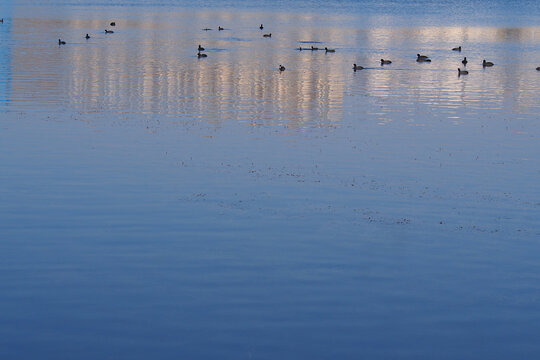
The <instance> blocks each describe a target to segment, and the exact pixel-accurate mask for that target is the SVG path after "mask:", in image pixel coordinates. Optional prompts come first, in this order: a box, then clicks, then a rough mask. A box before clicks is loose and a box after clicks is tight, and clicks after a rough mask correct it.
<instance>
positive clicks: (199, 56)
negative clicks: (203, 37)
mask: <svg viewBox="0 0 540 360" xmlns="http://www.w3.org/2000/svg"><path fill="white" fill-rule="evenodd" d="M197 57H198V58H202V57H208V55H206V54H203V53H202V52H200V51H199V52H198V53H197Z"/></svg>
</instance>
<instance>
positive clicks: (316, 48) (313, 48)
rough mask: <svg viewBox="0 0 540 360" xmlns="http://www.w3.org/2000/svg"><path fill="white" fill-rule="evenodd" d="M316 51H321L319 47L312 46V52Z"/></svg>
mask: <svg viewBox="0 0 540 360" xmlns="http://www.w3.org/2000/svg"><path fill="white" fill-rule="evenodd" d="M315 50H319V48H318V47H314V46H313V45H311V51H315Z"/></svg>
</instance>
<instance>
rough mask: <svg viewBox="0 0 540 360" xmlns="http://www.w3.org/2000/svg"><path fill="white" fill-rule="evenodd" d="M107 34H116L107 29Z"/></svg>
mask: <svg viewBox="0 0 540 360" xmlns="http://www.w3.org/2000/svg"><path fill="white" fill-rule="evenodd" d="M105 34H114V31H112V30H107V29H105Z"/></svg>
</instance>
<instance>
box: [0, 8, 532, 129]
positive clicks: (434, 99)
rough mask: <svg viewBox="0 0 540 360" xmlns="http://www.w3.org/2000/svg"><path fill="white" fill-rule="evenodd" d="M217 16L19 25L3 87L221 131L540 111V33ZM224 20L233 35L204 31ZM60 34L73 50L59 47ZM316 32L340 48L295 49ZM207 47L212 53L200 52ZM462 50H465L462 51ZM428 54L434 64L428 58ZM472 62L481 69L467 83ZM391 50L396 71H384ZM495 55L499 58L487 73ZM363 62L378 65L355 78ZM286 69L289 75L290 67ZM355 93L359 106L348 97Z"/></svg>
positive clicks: (16, 94)
mask: <svg viewBox="0 0 540 360" xmlns="http://www.w3.org/2000/svg"><path fill="white" fill-rule="evenodd" d="M214 15H215V12H212V11H197V12H195V13H194V14H186V13H183V12H177V13H171V14H168V15H163V14H159V16H157V15H156V14H147V15H145V16H144V17H139V18H132V17H130V16H128V15H126V16H125V20H122V16H121V15H120V16H118V14H117V18H118V19H120V20H119V21H118V24H119V26H118V27H117V31H116V33H115V34H112V35H105V34H104V33H103V28H104V26H105V25H104V24H106V20H105V19H97V20H96V19H90V20H82V19H79V20H77V19H75V20H69V21H68V20H61V19H58V18H55V17H52V18H47V17H45V18H42V19H36V18H33V19H15V20H14V21H13V25H12V26H11V28H10V29H9V30H6V29H7V28H4V29H3V30H4V34H3V37H4V38H6V39H7V48H8V50H4V51H7V52H6V54H8V55H7V56H3V57H2V62H3V64H2V78H9V80H5V81H4V83H5V85H4V86H3V87H4V89H5V90H4V91H3V95H2V93H0V95H1V96H2V98H1V99H0V100H1V104H3V105H2V107H3V108H4V109H9V110H13V111H15V110H28V109H32V108H33V109H39V110H42V111H49V112H55V111H59V110H62V109H65V108H67V107H73V108H74V109H76V110H77V111H80V112H96V111H109V112H118V113H140V114H143V115H144V116H146V117H172V118H185V119H187V120H189V121H199V120H200V121H205V122H208V124H209V125H210V124H212V125H211V126H218V127H219V126H220V125H219V124H220V123H221V122H222V121H230V120H237V121H240V122H243V123H247V124H252V125H257V126H272V125H287V126H290V127H292V128H309V127H319V126H323V127H324V126H335V125H339V123H340V122H341V121H342V120H343V117H344V113H365V114H376V116H375V117H376V118H377V121H383V122H384V121H392V114H395V113H400V114H402V113H411V114H412V115H411V117H414V109H415V107H416V106H418V105H422V106H427V107H428V108H429V109H431V110H432V111H434V112H440V113H444V114H446V115H447V116H449V117H450V116H455V115H456V111H457V109H459V108H460V107H462V106H464V105H467V106H468V107H469V108H475V107H477V106H479V105H481V106H482V108H484V109H486V108H487V109H501V108H502V107H503V106H505V104H507V103H510V104H512V105H517V106H519V107H520V108H521V110H520V111H529V110H528V109H531V108H532V110H534V108H537V107H538V102H537V99H536V95H535V94H536V93H537V92H538V90H540V89H539V86H538V82H537V81H535V77H536V75H537V74H536V73H534V72H533V71H532V70H534V64H532V63H530V61H531V60H530V59H534V58H538V53H539V51H540V50H539V45H538V39H539V38H540V37H539V34H540V27H528V28H508V29H506V28H492V27H419V28H405V29H404V28H389V27H380V28H373V29H350V28H344V27H342V26H341V25H340V24H339V23H335V26H334V27H332V26H331V25H332V24H331V23H329V21H328V20H326V21H323V22H320V21H319V20H320V19H321V18H322V16H309V17H302V18H301V19H299V20H298V19H295V17H293V16H290V15H286V14H284V15H283V16H276V14H275V13H272V14H271V15H272V16H270V15H269V14H265V13H261V14H258V16H257V19H259V18H262V19H264V20H265V21H264V23H265V31H266V29H268V31H269V32H272V33H273V37H272V39H263V38H262V36H261V34H262V33H261V32H260V31H259V30H258V29H257V28H255V27H254V26H252V25H253V23H254V19H253V14H252V13H235V12H232V11H231V12H221V13H220V17H219V19H217V20H216V19H215V18H213V16H214ZM267 17H270V19H268V18H267ZM179 20H181V21H179ZM297 20H298V21H297ZM255 22H257V23H258V21H255ZM217 24H224V26H225V27H226V28H229V29H230V30H226V31H223V32H218V31H209V32H202V31H201V30H200V29H201V28H203V27H205V26H214V27H215V25H217ZM87 32H89V33H90V34H91V36H92V38H91V39H90V40H88V41H86V40H84V39H83V36H84V34H85V33H87ZM58 37H62V38H63V39H66V40H67V42H68V45H67V46H65V47H58V46H56V45H55V41H56V40H55V39H57V38H58ZM311 40H312V41H319V42H321V43H320V44H319V45H318V46H320V47H324V46H329V47H331V48H337V52H336V53H335V54H325V52H324V51H315V52H312V51H301V52H300V51H296V50H294V49H295V48H296V47H298V46H309V44H301V43H300V41H311ZM199 43H201V44H203V46H204V47H206V48H207V53H208V55H209V57H208V58H206V59H197V57H196V56H195V54H196V47H197V45H198V44H199ZM456 45H462V46H463V52H461V53H457V52H452V51H450V48H451V47H453V46H456ZM417 52H422V53H426V54H428V55H429V56H431V57H432V59H433V62H432V63H430V64H418V63H416V62H415V57H414V56H415V54H416V53H417ZM516 53H519V54H520V56H515V54H516ZM463 56H467V57H468V58H469V60H470V63H469V65H468V67H467V68H468V69H469V71H470V72H471V74H470V75H469V76H468V77H466V78H458V77H457V67H458V66H461V63H460V60H461V59H462V57H463ZM383 57H384V58H390V59H392V60H393V63H392V65H390V66H385V67H381V66H380V65H379V59H380V58H383ZM485 57H487V58H489V59H491V60H493V61H495V63H496V64H497V66H496V67H494V68H492V69H489V70H484V69H482V67H481V66H480V62H481V59H482V58H485ZM353 62H356V63H358V64H361V65H363V66H365V67H366V68H367V69H365V70H363V71H360V72H356V73H354V72H353V71H352V69H351V66H352V63H353ZM279 64H284V65H286V67H287V70H286V71H285V72H283V73H280V72H279V71H277V67H278V65H279ZM531 69H532V70H531ZM8 74H11V76H8ZM8 82H9V85H8ZM347 96H351V97H353V100H352V101H345V97H347ZM8 104H9V105H8ZM347 107H348V108H347ZM375 107H378V108H377V109H375ZM532 110H530V111H532Z"/></svg>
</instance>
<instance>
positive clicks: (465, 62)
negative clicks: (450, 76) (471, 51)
mask: <svg viewBox="0 0 540 360" xmlns="http://www.w3.org/2000/svg"><path fill="white" fill-rule="evenodd" d="M461 63H462V64H463V66H467V63H468V61H467V57H466V56H465V57H464V58H463V60H461Z"/></svg>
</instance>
